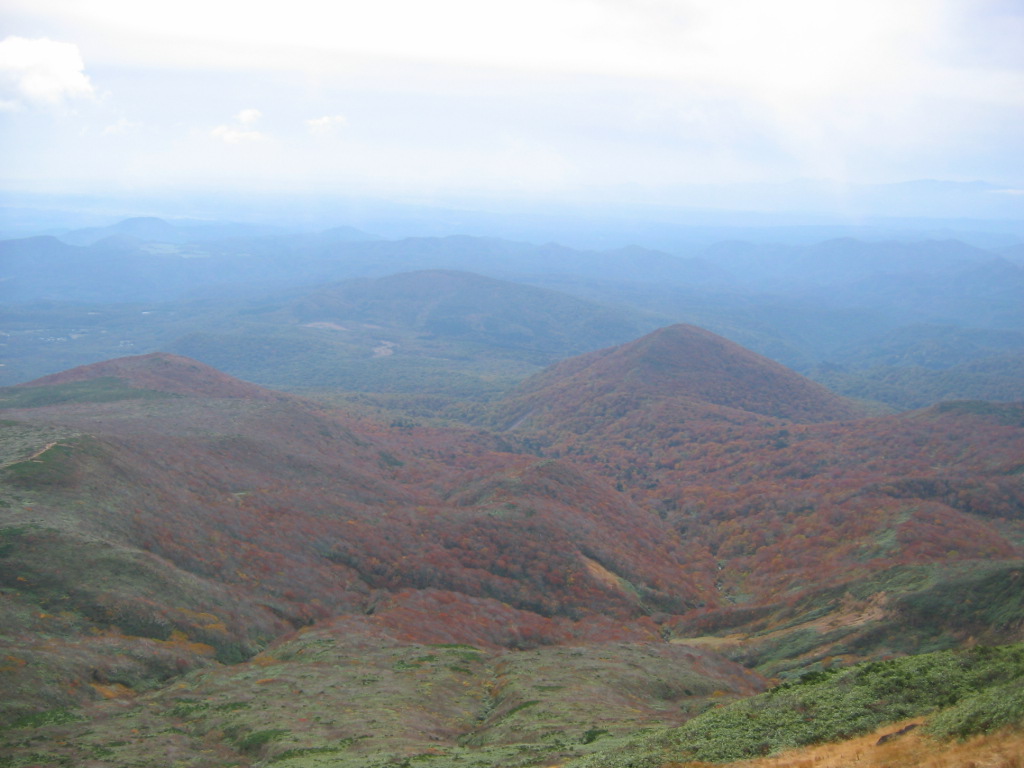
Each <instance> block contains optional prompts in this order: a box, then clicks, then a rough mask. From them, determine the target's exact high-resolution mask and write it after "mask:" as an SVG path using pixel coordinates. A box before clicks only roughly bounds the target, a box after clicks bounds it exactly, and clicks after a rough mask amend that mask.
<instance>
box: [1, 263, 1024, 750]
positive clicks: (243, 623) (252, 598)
mask: <svg viewBox="0 0 1024 768" xmlns="http://www.w3.org/2000/svg"><path fill="white" fill-rule="evenodd" d="M430 279H432V280H435V281H436V282H435V283H434V286H435V290H434V291H433V295H434V297H435V298H436V300H437V301H436V302H435V303H430V302H425V303H424V305H423V310H424V311H423V312H422V314H419V315H417V317H422V318H424V320H423V322H424V323H425V324H427V323H429V322H430V320H429V318H431V317H435V316H441V317H444V316H445V315H444V311H449V310H444V307H446V306H454V307H455V308H456V309H458V311H459V312H463V313H464V312H466V308H465V305H464V304H462V303H460V302H461V301H464V300H463V299H459V300H458V301H456V298H455V297H457V296H458V295H459V293H458V290H459V288H460V286H463V285H466V284H468V285H470V286H472V287H474V289H475V288H477V287H479V285H480V284H479V282H478V281H475V278H466V277H465V276H460V275H450V274H447V273H441V274H439V275H431V276H430ZM398 284H399V286H400V285H401V281H398ZM442 289H444V290H442ZM445 290H448V291H449V292H448V293H446V292H445ZM470 293H472V291H471V292H470ZM359 295H361V296H363V295H365V294H359ZM383 295H384V296H385V297H386V298H387V300H391V299H390V298H389V297H392V296H396V295H398V296H400V295H401V294H400V292H392V288H391V287H390V286H389V287H388V291H387V292H384V293H383ZM417 295H419V294H417ZM346 301H348V302H349V303H346ZM376 301H384V299H377V300H376ZM481 301H482V302H483V304H486V302H487V296H486V294H485V295H484V296H483V297H481ZM491 301H492V303H494V300H493V297H492V299H491ZM352 302H353V300H352V299H351V298H349V297H346V296H345V294H344V293H342V294H341V295H340V296H339V295H337V294H331V293H328V294H327V295H324V296H322V297H320V299H319V300H318V302H317V303H314V304H308V303H307V304H303V305H300V306H304V307H306V308H307V309H308V311H309V312H310V314H309V315H308V316H306V317H305V318H304V319H305V320H307V321H310V322H317V321H318V320H316V319H314V318H317V319H324V320H325V321H326V320H327V319H330V320H331V321H332V322H334V321H339V320H341V319H342V316H341V315H340V314H330V313H332V312H334V313H341V312H354V311H357V310H359V311H367V312H369V311H375V305H374V303H373V302H370V304H369V305H359V304H358V303H352ZM499 308H500V305H499ZM405 309H406V311H409V312H412V311H413V308H409V307H407V308H405ZM442 310H443V311H442ZM388 311H389V312H390V311H391V310H388ZM510 311H511V310H510ZM432 312H436V313H440V314H439V315H432V314H431V313H432ZM325 313H326V314H325ZM339 324H340V323H339ZM470 331H473V329H472V327H471V328H470ZM473 332H475V331H473ZM0 408H2V409H3V410H2V414H0V415H2V418H3V421H2V422H0V450H2V452H0V590H2V591H0V596H2V599H3V601H2V603H0V610H2V611H3V617H2V621H0V626H2V628H3V629H2V631H0V644H2V647H0V659H3V663H2V665H0V675H2V677H0V685H2V686H3V688H4V690H5V692H8V695H7V696H6V697H5V699H4V702H3V704H2V707H0V717H2V719H3V721H4V723H6V725H7V727H6V729H4V730H2V731H0V746H2V747H3V749H4V750H5V751H6V752H7V753H9V754H12V755H14V758H12V759H13V760H14V762H12V763H11V764H12V765H15V766H18V765H26V766H27V765H32V764H87V762H88V761H90V760H100V761H106V762H107V763H111V764H114V765H125V766H127V765H130V764H131V765H134V764H143V765H145V764H147V763H146V761H147V760H151V759H153V757H154V755H159V759H160V760H166V759H167V755H181V756H182V759H184V760H188V761H190V762H189V764H191V765H195V766H209V767H210V768H213V767H214V766H218V767H219V766H227V765H232V764H233V765H252V766H257V765H260V766H262V765H270V764H274V765H277V764H281V765H283V766H286V768H287V766H293V767H294V768H299V766H314V765H328V764H330V765H343V766H346V765H351V766H356V765H363V766H366V765H370V766H385V765H395V764H403V763H409V764H411V761H412V760H414V759H416V760H420V759H422V760H431V761H432V764H435V765H438V766H447V765H451V766H455V765H459V764H462V763H463V761H470V762H472V761H477V762H481V763H482V764H486V765H509V766H514V765H522V766H532V765H540V764H548V765H550V764H551V763H552V762H560V761H563V760H566V759H569V758H571V757H579V756H582V755H586V754H589V753H594V754H595V757H594V759H595V760H601V759H603V758H600V757H597V756H596V755H597V753H598V752H599V751H600V750H604V749H605V748H606V747H617V746H621V747H622V748H624V749H627V750H629V749H632V747H631V746H630V744H632V742H630V741H629V740H628V738H627V737H629V735H630V734H632V733H634V732H636V731H637V730H638V729H643V728H651V727H656V726H657V727H671V728H676V727H679V726H684V724H685V723H687V722H688V721H691V720H693V718H694V717H695V716H696V715H698V714H699V713H700V712H701V711H703V710H705V709H710V710H711V711H714V709H715V708H716V707H715V705H716V704H720V703H723V702H726V701H733V700H738V699H741V698H744V697H748V696H750V695H751V694H754V693H756V692H757V691H761V690H764V689H765V688H766V687H768V686H769V685H770V681H769V678H776V679H779V678H781V679H788V680H796V679H797V678H798V677H799V676H800V674H802V673H805V672H807V671H814V670H819V671H820V670H826V669H831V668H833V667H843V666H847V665H850V664H853V663H855V662H858V661H862V660H874V659H880V658H886V657H890V656H900V655H904V654H918V653H922V652H926V651H934V650H938V649H951V648H957V647H961V646H965V645H970V644H973V643H975V642H977V641H979V640H981V641H982V642H985V643H1006V642H1012V641H1019V640H1022V639H1024V636H1022V634H1021V633H1022V632H1024V613H1022V608H1021V602H1020V589H1019V579H1020V573H1021V570H1022V568H1024V562H1022V555H1024V512H1022V510H1024V487H1022V486H1021V482H1020V478H1021V456H1024V408H1022V406H1021V405H1020V404H998V403H981V402H962V403H950V404H945V405H941V406H935V407H932V408H929V409H925V410H922V411H915V412H911V413H907V414H902V415H898V416H881V417H872V418H866V417H863V416H862V415H861V412H860V411H859V410H858V407H857V406H855V405H853V404H851V403H849V402H848V401H846V400H844V399H842V398H839V397H837V396H835V395H832V394H831V393H829V392H828V391H827V390H824V389H823V388H821V387H820V386H819V385H816V384H813V383H812V382H809V381H808V380H806V379H803V378H802V377H800V376H799V375H797V374H795V373H793V372H791V371H788V370H786V369H784V368H782V367H781V366H778V365H777V364H775V363H772V362H770V361H768V360H766V359H764V358H762V357H760V356H757V355H755V354H753V353H751V352H749V351H747V350H744V349H742V348H740V347H738V346H736V345H735V344H733V343H732V342H729V341H726V340H725V339H722V338H720V337H718V336H715V335H714V334H711V333H709V332H706V331H703V330H701V329H697V328H692V327H686V326H671V327H668V328H664V329H662V330H660V331H656V332H654V333H651V334H648V335H647V336H644V337H641V338H640V339H636V340H634V341H631V342H628V343H626V344H623V345H621V346H619V347H614V348H611V349H605V350H601V351H599V352H592V353H586V354H584V355H582V356H579V357H577V358H572V359H569V360H566V361H564V362H561V363H557V364H555V365H554V366H552V367H550V368H549V369H547V370H546V371H544V372H542V373H541V374H539V375H538V376H536V377H535V378H534V379H532V380H530V381H528V382H526V383H524V385H523V386H522V388H521V389H520V390H519V391H518V392H516V393H515V394H513V395H510V396H509V397H508V398H507V399H506V400H505V401H499V402H497V403H495V405H494V413H493V415H492V416H491V417H490V418H491V421H490V423H492V424H495V425H498V426H500V427H501V429H485V428H483V426H481V425H480V424H478V425H476V426H450V427H445V428H441V427H436V426H426V425H424V424H420V423H417V422H415V421H413V420H408V419H398V420H393V421H391V422H387V421H378V420H374V419H371V418H368V417H363V416H359V415H357V414H355V413H353V412H350V411H346V410H343V409H335V408H330V407H327V406H325V405H323V404H318V403H315V402H311V401H308V400H304V399H302V398H299V397H295V396H291V395H284V394H282V393H278V392H273V391H270V390H266V389H262V388H260V387H257V386H255V385H252V384H248V383H245V382H241V381H238V380H236V379H233V378H232V377H229V376H227V375H225V374H223V373H221V372H220V371H217V370H215V369H212V368H210V367H209V366H207V365H204V364H202V363H199V362H197V361H195V360H191V359H188V358H184V357H181V356H177V355H168V354H155V355H145V356H138V357H131V358H122V359H117V360H111V361H105V362H102V363H97V364H94V365H90V366H86V367H83V368H79V369H75V370H71V371H67V372H64V373H61V374H57V375H54V376H49V377H46V378H43V379H40V380H37V381H33V382H29V383H27V384H24V385H21V386H17V387H8V388H4V389H2V390H0ZM481 424H482V422H481ZM1014 658H1016V657H1014ZM749 706H759V705H757V704H756V702H755V703H753V704H750V705H749ZM694 722H695V723H696V724H695V725H694V726H692V727H693V728H699V727H703V726H701V725H700V723H698V722H697V720H694ZM701 722H704V721H701ZM684 727H685V726H684ZM672 738H675V737H674V736H673V737H671V738H670V739H669V741H668V742H659V745H662V744H664V743H670V744H671V743H676V742H673V741H672ZM660 748H661V747H660V746H659V749H660ZM627 754H628V752H627ZM680 754H682V752H680ZM616 759H618V758H616Z"/></svg>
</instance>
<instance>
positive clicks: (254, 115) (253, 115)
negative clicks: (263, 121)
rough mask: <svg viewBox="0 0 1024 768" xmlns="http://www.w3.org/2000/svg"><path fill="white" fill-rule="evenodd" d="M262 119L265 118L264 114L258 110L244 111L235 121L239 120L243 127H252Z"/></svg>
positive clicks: (236, 116)
mask: <svg viewBox="0 0 1024 768" xmlns="http://www.w3.org/2000/svg"><path fill="white" fill-rule="evenodd" d="M261 117H263V113H262V112H260V111H259V110H258V109H243V110H242V111H241V112H239V113H238V114H237V115H235V120H237V121H238V122H239V123H241V124H242V125H252V124H253V123H255V122H256V121H257V120H259V119H260V118H261Z"/></svg>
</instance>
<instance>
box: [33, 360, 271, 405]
mask: <svg viewBox="0 0 1024 768" xmlns="http://www.w3.org/2000/svg"><path fill="white" fill-rule="evenodd" d="M101 378H115V379H121V380H122V381H125V382H127V383H128V384H130V385H131V386H133V387H136V388H138V389H150V390H156V391H158V392H167V393H170V394H174V395H190V396H193V397H244V398H251V399H257V400H270V399H280V398H282V397H284V396H283V395H280V394H278V393H276V392H271V391H269V390H267V389H264V388H262V387H258V386H256V385H255V384H250V383H248V382H245V381H241V380H240V379H236V378H234V377H232V376H228V375H227V374H225V373H221V372H220V371H218V370H216V369H215V368H211V367H210V366H208V365H204V364H203V363H200V362H198V361H196V360H192V359H191V358H188V357H182V356H180V355H171V354H166V353H163V352H154V353H151V354H148V355H136V356H132V357H119V358H115V359H113V360H104V361H103V362H99V363H93V364H91V365H83V366H79V367H78V368H72V369H71V370H68V371H62V372H60V373H55V374H52V375H50V376H44V377H43V378H41V379H36V380H34V381H30V382H27V383H25V384H21V385H19V386H22V387H48V386H54V385H59V384H70V383H73V382H79V381H91V380H94V379H101Z"/></svg>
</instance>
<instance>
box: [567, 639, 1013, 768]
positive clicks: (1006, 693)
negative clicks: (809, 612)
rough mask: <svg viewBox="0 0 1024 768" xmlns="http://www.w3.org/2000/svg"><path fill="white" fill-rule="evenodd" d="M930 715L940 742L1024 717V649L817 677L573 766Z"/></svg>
mask: <svg viewBox="0 0 1024 768" xmlns="http://www.w3.org/2000/svg"><path fill="white" fill-rule="evenodd" d="M926 716H932V717H930V718H929V720H928V724H927V726H926V727H925V731H926V732H928V733H930V734H931V735H933V736H934V737H936V738H941V739H948V738H953V737H960V738H962V737H967V736H971V735H974V734H977V733H986V732H989V731H993V730H997V729H999V728H1002V727H1005V726H1010V725H1016V724H1019V723H1021V722H1022V720H1024V645H1019V644H1018V645H1015V646H1003V647H996V648H992V647H988V646H978V647H976V648H974V649H971V650H966V651H957V652H954V651H941V652H935V653H931V654H922V655H918V656H911V657H905V658H901V659H892V660H888V661H878V662H872V663H866V664H861V665H857V666H854V667H850V668H847V669H843V670H833V671H831V672H819V673H815V674H811V675H808V676H807V677H805V678H803V679H802V680H800V681H797V682H795V683H786V684H783V685H781V686H779V687H777V688H774V689H772V690H770V691H768V692H766V693H763V694H759V695H757V696H754V697H751V698H748V699H745V700H743V701H741V702H737V703H735V704H731V705H728V706H725V707H721V708H716V709H712V710H709V711H708V712H706V713H704V714H703V715H701V716H699V717H697V718H694V719H693V720H691V721H690V722H688V723H686V724H685V725H683V726H681V727H679V728H675V729H669V730H667V731H663V732H660V733H656V734H652V735H648V736H643V737H640V738H638V739H636V740H634V741H633V742H632V743H630V744H627V745H625V746H618V747H616V748H613V749H611V750H609V751H607V752H603V753H599V754H596V755H594V756H592V757H589V758H584V759H581V760H580V761H579V762H577V763H573V765H574V766H578V768H597V767H598V766H600V768H618V767H620V766H629V768H659V766H661V765H663V764H664V763H666V762H669V761H676V762H679V761H684V760H701V761H710V762H729V761H734V760H740V759H749V758H753V757H758V756H761V755H768V754H774V753H777V752H780V751H782V750H785V749H790V748H794V747H801V746H807V745H812V744H819V743H825V742H833V741H841V740H844V739H849V738H851V737H855V736H860V735H863V734H865V733H870V732H872V731H874V730H875V729H876V728H879V727H880V726H883V725H886V724H890V723H895V722H899V721H902V720H904V719H906V718H910V717H926Z"/></svg>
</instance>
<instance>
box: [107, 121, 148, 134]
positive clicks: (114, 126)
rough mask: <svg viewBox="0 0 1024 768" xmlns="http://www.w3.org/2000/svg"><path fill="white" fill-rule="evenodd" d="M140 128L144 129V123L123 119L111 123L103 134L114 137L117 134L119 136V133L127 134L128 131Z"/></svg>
mask: <svg viewBox="0 0 1024 768" xmlns="http://www.w3.org/2000/svg"><path fill="white" fill-rule="evenodd" d="M140 127H142V123H136V122H132V121H131V120H128V119H127V118H124V117H122V118H121V119H120V120H118V121H117V122H114V123H111V124H110V125H108V126H106V127H105V128H104V129H103V131H102V134H103V135H104V136H112V135H116V134H119V133H127V132H128V131H131V130H134V129H136V128H140Z"/></svg>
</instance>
